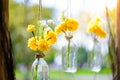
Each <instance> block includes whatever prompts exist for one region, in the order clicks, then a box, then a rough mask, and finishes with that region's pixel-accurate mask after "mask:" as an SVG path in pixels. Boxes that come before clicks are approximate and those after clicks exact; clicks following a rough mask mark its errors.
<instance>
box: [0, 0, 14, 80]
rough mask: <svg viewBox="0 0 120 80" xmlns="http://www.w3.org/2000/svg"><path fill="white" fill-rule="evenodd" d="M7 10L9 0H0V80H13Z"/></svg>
mask: <svg viewBox="0 0 120 80" xmlns="http://www.w3.org/2000/svg"><path fill="white" fill-rule="evenodd" d="M8 10H9V0H0V80H14V68H13V57H12V51H11V49H12V46H11V39H10V33H9V31H8V25H9V24H8V23H9V11H8Z"/></svg>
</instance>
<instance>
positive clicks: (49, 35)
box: [45, 31, 57, 44]
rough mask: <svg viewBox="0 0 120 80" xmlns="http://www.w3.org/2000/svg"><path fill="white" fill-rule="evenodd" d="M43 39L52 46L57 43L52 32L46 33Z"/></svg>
mask: <svg viewBox="0 0 120 80" xmlns="http://www.w3.org/2000/svg"><path fill="white" fill-rule="evenodd" d="M45 39H46V40H47V42H48V43H49V44H54V43H55V42H56V41H57V35H56V33H55V32H53V31H47V33H46V34H45Z"/></svg>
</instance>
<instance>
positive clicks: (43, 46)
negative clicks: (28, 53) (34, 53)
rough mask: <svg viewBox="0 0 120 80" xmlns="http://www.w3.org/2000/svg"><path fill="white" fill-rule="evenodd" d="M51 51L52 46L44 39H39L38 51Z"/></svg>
mask: <svg viewBox="0 0 120 80" xmlns="http://www.w3.org/2000/svg"><path fill="white" fill-rule="evenodd" d="M49 49H50V44H48V42H47V41H46V40H44V39H39V41H38V50H40V51H42V52H47V51H48V50H49Z"/></svg>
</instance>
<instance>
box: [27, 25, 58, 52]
mask: <svg viewBox="0 0 120 80" xmlns="http://www.w3.org/2000/svg"><path fill="white" fill-rule="evenodd" d="M30 27H31V26H30V25H28V28H27V30H28V29H30ZM31 28H33V25H32V27H31ZM34 30H35V26H34V29H30V30H28V31H29V32H31V31H34ZM56 41H57V36H56V33H55V32H53V31H52V30H49V31H45V34H44V37H43V38H41V37H40V36H34V37H32V38H30V39H29V40H28V47H29V48H30V49H32V50H34V51H42V52H47V51H48V50H49V49H50V46H51V44H54V43H55V42H56Z"/></svg>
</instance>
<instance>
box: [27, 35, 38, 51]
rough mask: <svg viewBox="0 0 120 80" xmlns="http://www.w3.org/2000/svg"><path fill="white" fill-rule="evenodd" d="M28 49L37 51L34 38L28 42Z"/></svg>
mask: <svg viewBox="0 0 120 80" xmlns="http://www.w3.org/2000/svg"><path fill="white" fill-rule="evenodd" d="M28 47H29V48H30V49H32V50H34V51H36V50H37V40H36V38H34V37H32V38H30V39H29V40H28Z"/></svg>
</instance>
